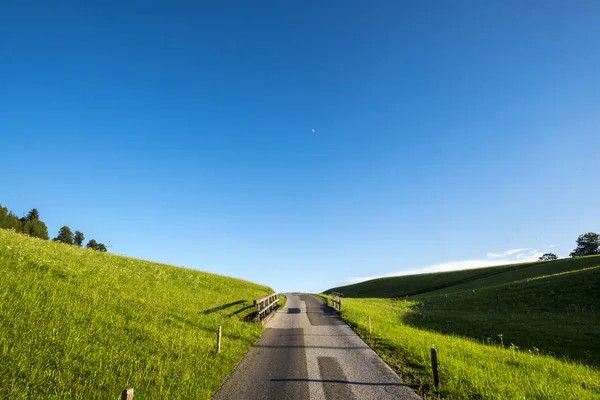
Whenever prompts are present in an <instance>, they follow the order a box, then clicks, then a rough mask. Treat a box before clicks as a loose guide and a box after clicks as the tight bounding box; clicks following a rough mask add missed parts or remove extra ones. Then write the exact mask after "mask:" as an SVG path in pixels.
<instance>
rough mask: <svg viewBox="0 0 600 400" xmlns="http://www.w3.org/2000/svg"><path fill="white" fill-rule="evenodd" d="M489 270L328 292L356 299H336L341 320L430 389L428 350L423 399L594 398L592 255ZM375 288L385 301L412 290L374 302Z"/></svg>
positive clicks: (596, 268)
mask: <svg viewBox="0 0 600 400" xmlns="http://www.w3.org/2000/svg"><path fill="white" fill-rule="evenodd" d="M489 270H490V271H486V269H482V270H471V271H460V272H452V273H443V274H430V275H417V276H408V277H398V278H388V279H383V280H376V281H370V282H365V283H364V284H363V286H361V284H358V285H351V286H349V287H346V288H337V289H336V290H337V291H341V292H343V293H344V294H345V295H346V296H350V297H353V296H357V297H361V298H346V299H345V300H344V301H345V311H344V313H343V316H344V318H345V319H346V320H347V321H348V322H349V323H350V324H352V325H353V326H354V327H355V329H356V330H357V331H358V332H359V333H360V334H361V335H362V336H363V337H365V339H366V340H367V341H368V342H369V343H370V344H371V345H372V346H373V347H374V348H375V349H376V350H377V351H378V352H380V353H381V354H382V355H383V356H384V358H386V359H387V361H388V362H389V363H390V364H392V365H395V366H396V367H397V368H398V369H400V370H401V371H403V372H404V373H405V377H406V378H407V379H408V380H410V381H411V382H412V383H414V384H416V385H418V386H421V387H422V388H424V389H425V390H426V389H427V385H429V384H430V383H431V382H430V381H431V378H430V372H429V369H428V365H429V353H428V349H429V347H430V346H431V345H435V346H436V347H437V348H438V351H439V353H440V359H441V375H442V380H443V386H442V387H441V388H440V389H439V391H438V392H435V391H433V392H430V393H437V395H439V396H440V397H444V398H451V399H462V398H482V399H519V398H527V399H529V398H544V399H546V398H547V399H551V398H552V399H553V398H561V399H567V398H573V399H575V398H577V399H586V398H589V399H592V398H600V370H599V369H598V367H599V365H600V344H599V343H600V340H599V339H600V334H599V333H598V329H597V327H598V326H600V316H599V315H598V309H599V308H600V257H586V258H580V259H569V260H559V261H554V262H546V263H534V264H524V265H521V266H508V267H497V268H491V269H489ZM486 272H493V273H494V274H493V275H488V274H486ZM473 277H477V279H472V278H473ZM392 282H395V283H396V285H395V286H394V285H392V284H391V283H392ZM461 282H462V283H461ZM378 284H381V286H382V287H383V289H382V290H383V291H384V292H385V293H388V294H393V295H395V296H397V295H399V294H401V293H407V292H408V291H411V292H413V293H414V292H422V293H421V294H419V295H415V296H411V297H408V298H406V299H402V300H393V299H384V298H381V294H380V293H379V292H378V290H377V286H378ZM435 287H444V288H441V289H438V290H432V289H433V288H435ZM366 296H372V298H366ZM368 315H371V317H372V318H373V321H374V326H375V332H374V334H373V335H372V336H369V335H368V334H367V332H366V320H367V316H368ZM500 335H501V336H500ZM501 341H502V342H503V343H501ZM511 344H512V345H513V346H512V349H510V347H511ZM515 346H516V347H515ZM517 347H518V349H517ZM538 352H541V353H543V354H542V355H539V354H537V353H538ZM552 356H553V357H552ZM568 360H571V362H570V361H568ZM573 361H574V362H577V364H575V363H574V362H573Z"/></svg>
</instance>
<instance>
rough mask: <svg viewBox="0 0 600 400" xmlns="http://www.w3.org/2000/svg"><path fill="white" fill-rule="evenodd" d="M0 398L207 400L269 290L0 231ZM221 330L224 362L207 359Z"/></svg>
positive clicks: (245, 343)
mask: <svg viewBox="0 0 600 400" xmlns="http://www.w3.org/2000/svg"><path fill="white" fill-rule="evenodd" d="M0 277H1V279H0V398H3V399H25V398H27V399H65V398H71V399H113V398H114V399H117V398H119V395H120V392H121V391H122V390H123V389H124V388H125V387H133V388H134V389H135V394H136V398H138V397H139V398H144V399H166V398H182V399H183V398H186V399H208V398H210V397H211V395H212V394H213V393H214V392H215V391H216V390H217V389H218V387H219V385H220V384H221V382H222V381H223V379H224V378H225V377H227V375H228V374H229V373H230V372H231V371H232V370H233V368H234V367H235V365H236V364H237V362H238V361H239V360H240V359H241V358H242V356H243V355H244V354H245V353H246V351H247V350H248V349H249V348H250V346H251V345H252V344H253V343H254V341H255V340H256V339H257V338H258V336H259V335H260V332H261V329H262V328H261V324H260V323H249V322H245V321H244V319H245V318H246V317H248V316H249V315H250V314H251V313H252V311H253V308H252V307H251V304H252V300H253V299H255V298H258V297H262V296H264V295H267V294H269V293H270V292H271V290H270V289H269V288H267V287H265V286H260V285H257V284H254V283H251V282H246V281H242V280H238V279H233V278H228V277H223V276H219V275H214V274H208V273H203V272H199V271H194V270H189V269H184V268H178V267H173V266H168V265H162V264H157V263H152V262H147V261H141V260H137V259H132V258H127V257H122V256H116V255H111V254H106V253H99V252H96V251H92V250H86V249H80V248H76V247H73V246H68V245H63V244H58V243H53V242H48V241H44V240H40V239H34V238H30V237H26V236H23V235H19V234H15V233H13V232H10V231H6V230H2V229H0ZM218 325H222V326H223V352H222V353H221V354H218V355H217V354H215V353H216V352H215V346H216V332H217V327H218Z"/></svg>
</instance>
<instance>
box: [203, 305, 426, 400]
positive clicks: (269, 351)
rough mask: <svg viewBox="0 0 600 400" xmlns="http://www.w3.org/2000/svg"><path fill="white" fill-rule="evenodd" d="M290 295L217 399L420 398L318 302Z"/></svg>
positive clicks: (414, 399)
mask: <svg viewBox="0 0 600 400" xmlns="http://www.w3.org/2000/svg"><path fill="white" fill-rule="evenodd" d="M286 297H287V303H286V305H285V307H284V308H283V309H282V310H279V311H278V312H277V314H276V315H275V316H274V317H273V318H272V319H271V320H270V321H269V322H267V324H266V325H265V328H266V329H265V331H264V333H263V335H262V337H261V338H260V339H259V340H258V341H257V342H256V343H255V344H254V346H253V347H252V348H251V349H250V351H249V352H248V354H246V356H245V357H244V358H243V359H242V361H241V362H240V364H239V365H238V366H237V368H236V369H235V371H234V372H233V373H232V374H231V375H230V376H229V378H227V380H226V381H225V382H224V383H223V386H222V387H221V389H220V390H219V391H218V392H217V394H216V395H215V397H214V399H215V400H225V399H244V400H259V399H261V400H267V399H278V400H279V399H286V400H322V399H328V400H331V399H344V400H347V399H357V400H358V399H377V400H384V399H403V400H418V399H421V397H419V396H418V395H417V394H415V392H413V391H412V389H410V388H409V387H408V386H406V385H404V384H403V383H402V382H401V381H400V378H399V377H398V375H396V374H395V373H394V371H392V369H391V368H390V367H388V365H387V364H386V363H385V362H383V360H382V359H381V358H380V357H379V356H378V355H377V354H375V352H374V351H373V350H371V348H369V346H367V345H366V344H365V342H363V341H362V339H360V338H359V337H358V335H356V333H354V331H352V329H350V327H349V326H348V325H346V324H345V323H344V322H343V321H342V320H341V319H340V318H339V316H338V315H337V314H336V313H335V312H334V311H333V310H332V309H330V308H329V307H327V306H326V305H325V304H323V302H322V301H321V300H320V299H319V298H316V297H314V296H310V295H296V294H289V295H286Z"/></svg>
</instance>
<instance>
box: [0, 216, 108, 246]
mask: <svg viewBox="0 0 600 400" xmlns="http://www.w3.org/2000/svg"><path fill="white" fill-rule="evenodd" d="M0 228H1V229H12V230H14V231H15V232H18V233H23V234H25V235H29V236H32V237H36V238H40V239H44V240H49V239H50V236H48V227H47V226H46V224H45V223H44V221H42V220H41V219H40V213H39V211H38V210H37V209H36V208H32V209H31V210H30V211H29V212H28V213H27V215H26V216H24V217H21V218H19V217H17V216H16V215H15V214H14V213H13V212H12V211H10V210H9V209H8V208H6V207H3V206H2V205H0ZM84 240H85V235H84V234H83V232H81V231H75V233H73V232H72V231H71V228H69V227H68V226H66V225H64V226H63V227H61V228H60V229H59V230H58V234H57V235H56V237H55V238H53V239H52V241H54V242H62V243H66V244H70V245H73V246H78V247H81V246H83V241H84ZM85 247H86V248H88V249H92V250H96V251H103V252H105V251H106V250H107V249H106V246H105V245H104V244H103V243H98V242H97V241H95V240H94V239H90V240H89V241H88V242H87V244H86V245H85Z"/></svg>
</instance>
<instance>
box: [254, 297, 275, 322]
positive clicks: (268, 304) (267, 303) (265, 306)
mask: <svg viewBox="0 0 600 400" xmlns="http://www.w3.org/2000/svg"><path fill="white" fill-rule="evenodd" d="M278 302H279V293H273V294H270V295H268V296H265V297H261V298H260V299H256V300H254V307H256V320H257V321H262V320H263V319H265V317H266V316H267V315H269V314H270V313H271V311H273V310H274V309H275V308H276V307H277V303H278Z"/></svg>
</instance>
